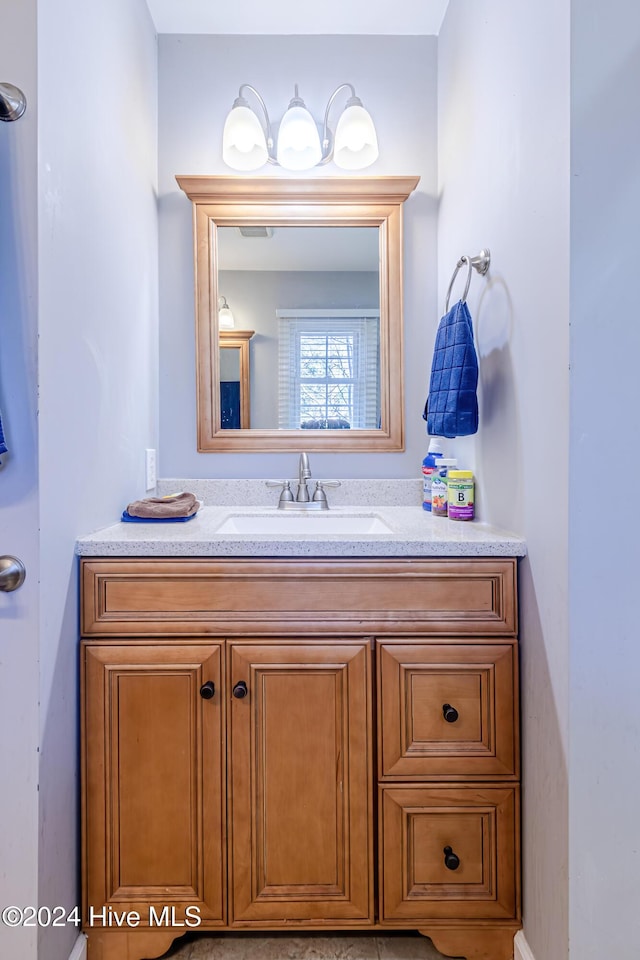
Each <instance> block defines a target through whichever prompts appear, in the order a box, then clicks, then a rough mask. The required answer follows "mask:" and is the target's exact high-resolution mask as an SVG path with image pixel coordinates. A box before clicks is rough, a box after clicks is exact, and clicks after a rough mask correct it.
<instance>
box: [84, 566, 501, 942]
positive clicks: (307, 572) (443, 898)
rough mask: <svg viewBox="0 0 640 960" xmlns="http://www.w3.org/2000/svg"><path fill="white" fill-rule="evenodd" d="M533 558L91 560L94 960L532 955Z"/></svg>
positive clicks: (89, 929) (90, 922) (87, 772)
mask: <svg viewBox="0 0 640 960" xmlns="http://www.w3.org/2000/svg"><path fill="white" fill-rule="evenodd" d="M515 565H516V562H515V560H509V559H507V560H503V559H484V558H482V559H475V558H474V559H473V560H464V561H463V560H431V559H429V560H423V559H409V560H406V559H399V560H360V559H358V560H299V559H296V560H275V559H274V560H245V559H238V560H204V559H202V560H190V559H182V558H181V559H168V558H167V559H155V560H152V559H125V558H121V559H118V558H108V559H93V558H87V559H85V560H83V561H82V584H83V587H82V632H83V641H82V760H83V911H84V923H85V932H86V933H87V934H88V938H89V940H88V943H89V960H125V958H126V960H142V958H148V957H154V956H159V955H160V954H161V953H163V952H164V951H165V950H166V949H167V947H168V946H169V944H170V942H171V941H172V940H173V939H174V938H175V937H178V936H181V935H182V934H183V933H185V932H187V931H188V930H189V929H192V930H196V929H197V930H203V931H204V930H216V929H217V930H228V929H238V928H244V929H254V930H268V929H273V930H277V929H291V928H292V927H295V928H296V929H301V930H313V929H316V930H317V929H325V930H332V929H333V930H340V929H342V930H345V929H361V930H362V929H369V930H372V931H373V930H384V929H418V930H420V931H421V932H422V933H424V934H425V935H427V936H429V937H431V938H432V940H433V941H434V943H435V944H436V946H437V947H438V948H439V949H440V950H441V951H442V952H443V953H445V954H447V955H455V956H464V957H467V958H469V960H511V957H512V952H513V936H514V933H515V931H516V930H517V929H518V928H519V926H520V923H519V918H520V913H519V910H520V906H519V901H520V893H519V790H518V777H519V746H518V697H517V691H518V677H517V659H518V658H517V641H516V592H515ZM187 908H191V909H190V910H189V909H187ZM127 911H135V913H136V914H138V915H139V917H140V920H139V923H138V924H137V925H136V926H134V927H132V926H130V925H129V924H128V922H127V921H125V922H124V923H122V925H119V923H118V920H121V918H122V916H123V915H125V914H126V912H127ZM163 911H164V912H163ZM114 918H115V920H114ZM192 918H195V922H197V920H198V919H199V921H200V922H199V924H198V925H197V926H196V925H195V922H194V925H193V926H190V924H191V922H192Z"/></svg>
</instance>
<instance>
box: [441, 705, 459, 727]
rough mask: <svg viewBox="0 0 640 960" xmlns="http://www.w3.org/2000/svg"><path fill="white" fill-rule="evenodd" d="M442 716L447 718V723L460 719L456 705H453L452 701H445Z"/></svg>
mask: <svg viewBox="0 0 640 960" xmlns="http://www.w3.org/2000/svg"><path fill="white" fill-rule="evenodd" d="M442 716H443V717H444V718H445V720H446V721H447V723H455V722H456V720H457V719H458V711H457V710H456V708H455V707H452V706H451V704H450V703H443V704H442Z"/></svg>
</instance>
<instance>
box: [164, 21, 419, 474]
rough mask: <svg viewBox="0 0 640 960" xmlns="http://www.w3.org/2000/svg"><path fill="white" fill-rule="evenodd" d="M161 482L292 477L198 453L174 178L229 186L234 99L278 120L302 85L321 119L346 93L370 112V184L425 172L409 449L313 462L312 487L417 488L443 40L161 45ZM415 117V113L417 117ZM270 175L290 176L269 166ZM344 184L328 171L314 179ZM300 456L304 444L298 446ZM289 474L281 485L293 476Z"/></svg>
mask: <svg viewBox="0 0 640 960" xmlns="http://www.w3.org/2000/svg"><path fill="white" fill-rule="evenodd" d="M159 49H160V73H159V189H160V311H161V312H160V322H161V340H160V370H161V375H160V475H161V476H165V477H266V476H281V475H282V476H285V475H287V471H290V470H291V468H292V464H294V462H295V456H294V455H293V454H264V453H263V454H224V456H216V455H214V454H198V453H197V452H196V413H195V365H194V354H195V347H194V327H195V323H194V294H193V240H192V226H191V203H190V201H189V200H188V198H187V197H186V196H185V195H184V194H183V193H182V192H181V191H180V189H179V188H178V186H177V184H176V182H175V175H176V174H199V173H200V174H227V175H230V174H232V173H233V171H231V170H229V168H228V167H225V166H224V164H223V163H222V156H221V149H222V128H223V125H224V120H225V117H226V115H227V113H228V111H229V110H230V108H231V106H232V104H233V101H234V99H235V97H236V96H237V94H238V87H239V86H240V84H241V83H243V82H248V83H251V84H253V85H254V86H256V87H257V88H258V89H259V90H260V92H261V93H262V95H263V96H264V98H265V100H266V101H267V104H268V106H269V108H270V111H271V114H272V119H273V120H276V121H277V120H279V119H280V118H281V116H282V113H284V110H285V109H286V107H287V105H288V103H289V100H290V98H291V97H292V95H293V85H294V83H296V82H297V83H299V85H300V93H301V95H302V96H303V97H304V98H305V99H306V102H307V105H308V106H309V107H311V108H312V109H313V112H314V114H315V115H316V116H320V115H321V114H322V113H323V111H324V108H325V105H326V102H327V99H328V97H329V95H330V94H331V92H332V91H333V90H334V88H335V87H336V86H338V84H339V83H342V82H345V81H349V82H351V83H354V84H355V87H356V91H357V93H358V95H359V96H360V97H361V98H362V100H363V102H364V104H365V105H366V106H367V107H368V108H369V109H370V110H371V113H372V115H373V118H374V120H375V123H376V127H377V131H378V138H379V142H380V157H379V159H378V161H377V162H376V163H375V164H374V165H373V166H371V167H369V168H368V169H367V170H366V171H365V173H366V174H369V175H371V176H376V175H400V174H419V175H420V176H421V178H422V179H421V182H420V184H419V186H418V190H417V192H416V193H414V194H413V195H412V196H411V197H410V198H409V200H408V201H407V203H406V204H405V355H406V362H405V391H406V404H405V416H406V437H407V443H406V451H405V452H404V453H399V454H375V455H374V454H351V455H341V456H340V467H339V470H336V468H335V454H324V455H321V454H314V457H313V464H312V467H313V471H314V475H316V476H322V475H324V476H329V475H330V476H335V475H336V474H339V475H340V476H342V477H415V476H419V475H420V470H421V463H422V458H423V457H424V456H425V453H426V436H425V429H424V428H425V424H424V421H423V420H422V409H423V407H424V401H425V397H426V390H427V384H428V369H429V362H430V356H431V349H432V340H431V336H430V333H431V331H430V330H429V325H430V323H431V322H432V320H433V317H434V316H435V315H436V311H437V302H436V187H437V184H436V136H435V132H436V38H435V37H379V36H377V37H365V36H357V37H355V36H325V37H318V36H315V37H311V36H304V37H300V36H298V37H295V36H281V37H278V36H270V37H263V36H172V35H163V36H161V37H160V38H159ZM416 104H418V105H419V111H420V112H419V115H417V114H416ZM258 174H260V175H263V174H264V175H273V176H278V175H283V174H286V171H281V170H278V169H277V168H274V167H268V168H266V169H265V170H260V171H258ZM316 174H317V175H319V176H338V175H340V171H339V170H338V168H336V167H335V166H333V165H332V164H329V165H328V166H327V167H321V168H316V170H315V171H313V172H312V173H311V174H310V175H316ZM301 446H302V444H301ZM283 471H284V473H283Z"/></svg>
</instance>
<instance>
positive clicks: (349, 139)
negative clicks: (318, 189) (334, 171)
mask: <svg viewBox="0 0 640 960" xmlns="http://www.w3.org/2000/svg"><path fill="white" fill-rule="evenodd" d="M377 159H378V137H377V136H376V128H375V127H374V125H373V120H372V119H371V116H370V114H369V113H368V112H367V111H366V110H365V108H364V107H362V106H356V105H353V106H350V107H347V108H346V109H345V110H344V111H343V113H342V115H341V116H340V119H339V120H338V126H337V127H336V135H335V141H334V147H333V161H334V163H335V165H336V166H337V167H342V169H343V170H362V169H363V167H368V166H370V165H371V164H372V163H373V162H374V161H375V160H377Z"/></svg>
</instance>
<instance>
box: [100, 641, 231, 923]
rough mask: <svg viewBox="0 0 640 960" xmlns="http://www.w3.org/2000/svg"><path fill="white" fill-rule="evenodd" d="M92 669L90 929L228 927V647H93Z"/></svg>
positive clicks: (211, 645)
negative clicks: (191, 921) (203, 923)
mask: <svg viewBox="0 0 640 960" xmlns="http://www.w3.org/2000/svg"><path fill="white" fill-rule="evenodd" d="M83 668H84V669H83V734H82V752H83V776H84V793H85V798H84V811H83V814H84V815H83V835H84V854H83V873H84V883H83V888H84V890H85V902H84V904H83V909H84V913H85V922H88V923H89V924H91V916H89V911H90V909H91V908H92V909H93V924H91V925H94V926H95V925H96V922H99V921H100V918H101V911H102V909H103V907H105V906H106V908H107V914H108V913H109V909H111V910H112V911H115V912H117V913H120V914H121V913H122V912H123V911H124V910H136V911H138V912H139V913H140V914H141V922H140V926H145V925H146V924H148V923H149V922H150V920H151V922H152V925H153V920H154V918H155V917H159V918H163V917H164V923H163V922H162V919H161V921H160V923H158V924H157V925H158V926H163V925H164V926H166V925H167V924H168V923H171V921H172V920H174V921H175V925H176V926H179V925H180V924H181V923H183V922H184V920H185V910H186V908H187V907H197V908H198V910H199V912H200V917H201V918H202V919H203V920H204V919H206V920H207V921H208V922H209V923H216V922H220V923H222V922H223V921H224V907H223V876H224V869H225V857H224V852H223V851H224V829H223V828H224V824H223V812H224V808H223V796H224V789H223V788H224V779H223V778H224V769H223V761H224V748H223V740H222V736H223V726H222V716H223V708H222V703H223V694H222V682H223V675H222V664H221V652H220V646H219V645H215V644H211V643H209V644H207V645H195V644H194V645H184V646H183V645H180V646H147V645H144V644H141V643H139V642H137V643H135V644H131V645H129V646H96V645H92V644H86V645H84V648H83ZM204 684H208V685H209V686H207V687H205V688H204V690H203V691H202V694H201V687H202V686H203V685H204ZM210 684H213V685H214V693H213V696H211V686H210ZM206 697H208V698H207V699H205V698H206ZM150 907H153V911H151V912H150ZM165 907H167V908H168V911H167V912H165V913H164V915H163V913H162V911H163V910H164V908H165ZM194 915H195V914H189V915H188V917H192V916H194ZM96 918H97V921H96Z"/></svg>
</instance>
